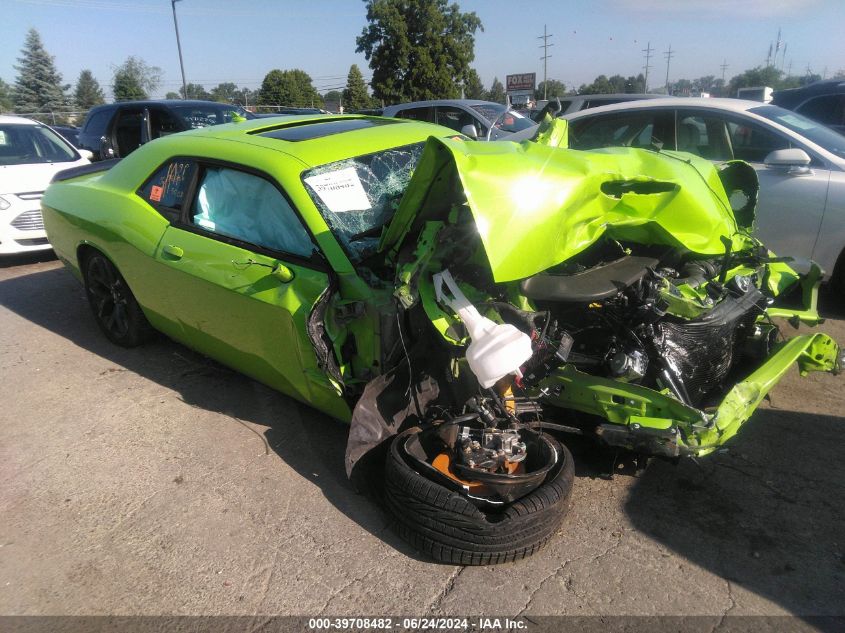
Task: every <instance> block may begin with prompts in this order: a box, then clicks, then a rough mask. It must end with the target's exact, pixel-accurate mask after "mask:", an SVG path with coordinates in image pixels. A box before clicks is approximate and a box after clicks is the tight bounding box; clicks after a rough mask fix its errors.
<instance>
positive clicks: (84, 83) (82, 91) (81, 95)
mask: <svg viewBox="0 0 845 633" xmlns="http://www.w3.org/2000/svg"><path fill="white" fill-rule="evenodd" d="M73 100H74V102H76V107H77V108H79V109H80V110H90V109H91V108H93V107H94V106H98V105H100V104H103V103H105V102H106V96H105V95H104V94H103V89H102V88H100V84H99V82H98V81H97V80H96V79H94V75H93V74H91V71H90V70H88V69H87V68H86V69H85V70H83V71H81V72H80V73H79V79H77V80H76V91H75V92H74V94H73Z"/></svg>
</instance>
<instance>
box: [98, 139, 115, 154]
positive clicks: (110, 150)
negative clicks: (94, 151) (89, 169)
mask: <svg viewBox="0 0 845 633" xmlns="http://www.w3.org/2000/svg"><path fill="white" fill-rule="evenodd" d="M114 157H115V153H114V147H112V144H111V141H110V140H109V138H108V137H106V136H103V137H101V138H100V159H101V160H108V159H109V158H114Z"/></svg>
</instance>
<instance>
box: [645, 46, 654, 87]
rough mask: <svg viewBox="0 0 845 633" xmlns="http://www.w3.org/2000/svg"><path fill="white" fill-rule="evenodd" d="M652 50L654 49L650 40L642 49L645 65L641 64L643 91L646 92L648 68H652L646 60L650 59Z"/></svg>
mask: <svg viewBox="0 0 845 633" xmlns="http://www.w3.org/2000/svg"><path fill="white" fill-rule="evenodd" d="M653 50H654V49H653V48H652V47H651V42H649V43H648V44H647V45H646V47H645V48H644V49H643V53H645V66H643V68H644V69H645V91H646V92H648V70H649V68H652V66H651V65H650V64H649V63H648V62H649V61H651V51H653Z"/></svg>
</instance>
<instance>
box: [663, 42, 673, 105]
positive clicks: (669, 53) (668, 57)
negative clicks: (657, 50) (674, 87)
mask: <svg viewBox="0 0 845 633" xmlns="http://www.w3.org/2000/svg"><path fill="white" fill-rule="evenodd" d="M674 55H675V53H673V52H672V45H671V44H669V50H668V51H663V57H665V58H666V96H667V97H668V96H669V63H670V62H671V61H672V57H674Z"/></svg>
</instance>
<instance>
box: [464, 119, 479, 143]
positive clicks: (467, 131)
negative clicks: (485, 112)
mask: <svg viewBox="0 0 845 633" xmlns="http://www.w3.org/2000/svg"><path fill="white" fill-rule="evenodd" d="M461 134H463V135H464V136H468V137H470V138H474V139H477V138H478V130H476V129H475V126H474V125H473V124H472V123H467V124H466V125H465V126H463V127H462V128H461Z"/></svg>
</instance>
